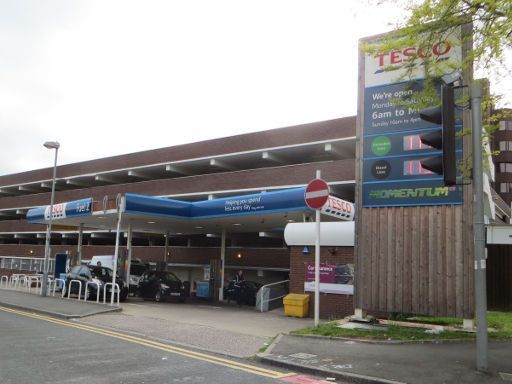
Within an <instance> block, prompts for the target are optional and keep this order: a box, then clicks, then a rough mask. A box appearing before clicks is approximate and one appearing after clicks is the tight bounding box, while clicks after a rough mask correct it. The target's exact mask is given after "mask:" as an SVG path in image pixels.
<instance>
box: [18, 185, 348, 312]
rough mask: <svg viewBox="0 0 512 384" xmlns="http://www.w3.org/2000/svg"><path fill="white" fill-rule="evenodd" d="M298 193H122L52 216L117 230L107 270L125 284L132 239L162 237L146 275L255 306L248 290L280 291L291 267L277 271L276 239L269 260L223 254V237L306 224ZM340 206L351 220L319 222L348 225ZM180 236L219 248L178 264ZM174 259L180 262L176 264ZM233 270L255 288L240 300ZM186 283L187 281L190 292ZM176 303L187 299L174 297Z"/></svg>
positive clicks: (33, 213) (250, 253)
mask: <svg viewBox="0 0 512 384" xmlns="http://www.w3.org/2000/svg"><path fill="white" fill-rule="evenodd" d="M304 194H305V188H304V187H300V188H292V189H286V190H280V191H274V192H266V193H258V194H251V195H245V196H235V197H228V198H220V199H212V200H205V201H199V202H187V201H178V200H171V199H165V198H157V197H151V196H144V195H135V194H128V193H127V194H119V195H118V196H117V197H116V199H108V198H106V199H104V200H102V201H93V199H82V200H78V201H72V202H68V203H63V204H60V205H58V206H57V207H56V208H55V206H54V212H53V213H52V216H53V221H54V223H55V224H56V225H61V226H68V227H71V226H72V227H75V228H78V230H79V232H80V233H81V232H82V231H84V230H88V229H95V230H98V229H100V230H105V231H108V232H114V231H115V235H116V248H115V250H114V252H113V255H112V256H113V258H112V265H113V267H114V270H116V269H117V268H116V266H117V265H119V266H120V268H119V271H120V273H121V276H122V278H123V279H124V280H125V282H127V283H128V282H130V277H131V273H130V266H131V265H132V260H134V259H135V258H136V257H138V255H135V256H134V255H133V248H134V247H133V241H134V235H135V234H147V235H154V234H160V235H161V236H163V237H164V242H165V244H164V247H163V250H164V253H163V255H159V256H158V255H156V256H157V257H154V256H153V258H152V259H150V260H151V261H150V263H152V264H151V267H152V268H151V269H155V270H162V271H170V272H172V273H173V274H174V275H175V277H176V278H177V280H179V281H180V284H181V285H180V289H181V290H182V291H187V293H188V295H194V296H196V297H198V298H203V299H212V300H214V301H217V300H219V301H223V300H224V299H226V298H227V297H226V295H228V296H229V298H230V299H234V300H235V301H236V300H238V301H243V302H244V303H251V305H254V304H255V300H254V297H253V296H252V293H250V292H254V291H257V290H258V289H259V288H260V287H261V286H262V285H266V284H267V283H275V282H279V281H282V282H283V285H282V286H281V287H273V288H269V289H268V291H269V292H270V291H279V290H281V291H282V290H286V288H287V287H286V284H287V280H289V277H288V272H289V267H288V268H286V267H283V263H281V264H279V263H276V260H275V259H276V257H275V255H281V256H279V257H281V258H282V260H285V261H287V262H288V263H289V257H290V253H289V249H288V248H287V247H286V246H285V244H284V242H283V241H282V240H278V241H280V242H281V246H280V247H276V248H275V249H272V255H271V256H270V257H269V255H267V254H265V253H261V252H258V249H257V248H252V247H241V248H239V249H238V250H237V249H236V248H234V247H230V248H229V249H228V247H227V241H228V238H229V237H230V236H234V235H236V236H240V237H243V236H245V235H247V234H257V235H258V237H259V238H269V239H272V238H276V239H279V237H281V238H282V236H283V232H284V229H285V227H286V226H287V225H288V224H290V223H300V222H307V221H310V220H311V217H312V216H313V213H314V212H313V211H312V210H311V209H310V208H308V207H307V206H306V203H305V199H304ZM333 199H336V198H335V197H333ZM340 207H341V206H340ZM343 207H345V208H344V209H345V211H350V210H351V211H352V212H351V215H349V214H347V212H339V213H337V212H336V208H335V207H334V206H330V207H327V208H326V209H327V211H326V212H325V213H326V215H325V216H324V220H326V221H338V220H339V218H350V219H352V218H353V206H352V204H351V203H348V202H346V204H344V205H343ZM49 217H50V212H49V208H48V207H39V208H35V209H31V210H30V211H29V212H28V214H27V218H28V220H29V222H31V223H46V221H47V220H48V219H49ZM123 233H125V234H126V235H125V236H126V248H124V247H121V246H120V243H121V240H122V236H123ZM183 235H188V236H191V237H193V236H200V237H202V238H203V239H206V240H208V239H215V240H216V241H218V242H219V243H220V247H203V248H201V250H200V252H201V253H200V254H199V253H198V250H197V249H194V248H193V247H190V246H188V247H183V248H182V249H181V250H180V251H181V252H183V255H182V256H181V257H179V258H177V257H176V255H171V254H170V249H171V247H170V244H169V243H170V239H173V238H174V237H175V236H183ZM79 238H80V234H79ZM231 245H233V241H231ZM80 247H81V245H80V244H79V252H78V254H79V257H78V261H81V260H82V259H84V260H85V258H84V257H82V256H83V255H82V252H81V250H80ZM146 260H147V259H146ZM178 260H179V261H180V262H177V261H178ZM143 261H144V260H143ZM239 269H242V270H243V271H244V273H245V279H244V280H246V281H253V282H254V283H253V284H249V283H247V284H243V285H244V287H243V295H242V294H241V293H240V294H239V292H236V294H234V292H233V290H234V287H233V286H231V288H230V286H229V285H230V280H231V279H230V278H231V277H232V276H234V275H235V273H236V271H237V270H239ZM116 272H117V271H116ZM146 277H147V278H148V280H150V278H149V276H147V275H143V276H141V277H140V278H146ZM185 282H189V284H188V286H187V285H186V284H184V283H185ZM148 284H149V283H148V282H145V283H144V284H143V285H144V286H145V287H147V286H148ZM163 286H169V284H165V283H163V285H162V284H161V285H160V289H159V290H158V292H159V296H158V295H157V292H153V293H152V294H151V295H152V296H154V297H153V298H154V299H156V298H157V296H158V297H159V298H162V297H163V296H165V292H164V291H165V290H166V289H167V288H165V287H163ZM182 286H183V288H181V287H182ZM145 289H146V288H145ZM147 289H149V288H147ZM236 289H238V287H236V288H235V290H236ZM147 295H149V293H148V294H147ZM173 295H177V292H176V291H175V292H173ZM235 296H236V297H235ZM241 296H243V298H241ZM179 297H180V298H183V297H185V296H184V295H183V294H182V293H180V296H179ZM266 300H267V302H266V303H263V304H265V305H262V308H267V307H269V305H268V303H269V301H271V300H272V297H267V298H266ZM253 302H254V304H252V303H253ZM270 307H271V305H270Z"/></svg>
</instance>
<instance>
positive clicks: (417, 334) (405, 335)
mask: <svg viewBox="0 0 512 384" xmlns="http://www.w3.org/2000/svg"><path fill="white" fill-rule="evenodd" d="M411 317H412V318H413V319H414V321H415V322H423V323H427V324H437V325H454V326H455V325H461V324H462V320H461V319H456V318H449V317H428V316H414V317H413V316H411ZM408 318H410V317H408ZM404 320H406V318H404ZM488 323H489V327H492V328H494V329H496V330H497V331H496V332H489V337H490V338H492V339H512V312H488ZM337 325H338V323H337V322H327V323H323V324H320V325H319V326H318V327H317V328H315V327H307V328H303V329H299V330H296V331H293V332H291V333H293V334H297V335H320V336H331V337H347V338H364V339H372V340H453V339H473V338H474V337H475V334H474V333H468V332H463V331H444V332H442V333H440V334H429V333H425V330H424V329H417V328H409V327H400V326H395V325H393V326H387V329H386V330H385V331H375V330H366V329H343V328H339V327H338V326H337Z"/></svg>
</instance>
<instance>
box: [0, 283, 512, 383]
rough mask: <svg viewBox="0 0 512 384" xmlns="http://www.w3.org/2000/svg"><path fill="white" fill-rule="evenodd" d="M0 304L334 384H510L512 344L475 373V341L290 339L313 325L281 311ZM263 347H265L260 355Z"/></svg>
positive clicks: (13, 296)
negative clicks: (249, 360) (294, 332)
mask: <svg viewBox="0 0 512 384" xmlns="http://www.w3.org/2000/svg"><path fill="white" fill-rule="evenodd" d="M0 306H6V307H11V308H16V309H24V310H28V311H32V312H39V313H42V314H46V315H50V316H56V317H61V318H66V319H71V320H72V321H74V322H76V323H80V324H86V325H90V326H97V327H101V328H105V329H113V330H122V331H124V332H126V333H128V334H132V335H136V336H142V337H144V338H145V339H149V340H156V341H160V342H165V343H168V344H175V345H183V346H188V347H193V348H194V349H197V350H205V351H208V352H213V353H217V354H222V355H227V356H230V357H235V358H249V357H254V356H256V359H257V360H258V361H260V362H261V363H265V364H270V365H275V366H279V367H283V368H286V369H287V370H291V371H295V372H304V373H308V374H312V375H315V376H318V377H323V378H325V379H329V381H331V380H334V379H336V380H339V381H342V382H356V383H386V384H397V383H418V384H427V383H428V384H435V383H482V384H494V383H496V384H507V383H512V342H490V343H489V354H488V361H489V372H488V373H480V372H478V371H476V369H475V361H476V351H475V343H474V342H471V341H460V342H453V341H449V342H422V343H407V342H405V343H404V342H402V343H401V342H396V341H388V342H386V341H382V342H364V341H360V340H348V339H341V338H327V337H321V336H299V335H290V334H289V332H290V331H291V330H294V329H299V328H304V327H306V326H310V325H312V320H311V319H296V318H289V317H285V316H284V314H283V312H282V310H274V311H271V312H265V313H259V312H257V311H255V310H254V309H253V308H249V307H238V306H236V305H227V304H218V303H208V302H201V301H192V300H191V302H189V303H187V304H181V303H154V302H145V301H142V300H140V299H134V298H129V301H128V302H126V303H122V304H121V308H117V307H110V306H108V305H101V304H96V303H90V302H83V301H77V300H73V299H71V300H67V299H61V298H55V297H41V296H39V295H35V294H33V293H32V294H29V293H25V292H20V291H14V290H6V289H0ZM121 309H122V311H121ZM278 334H279V336H278V337H277V338H276V339H275V340H274V337H275V335H278ZM265 346H269V347H268V349H267V350H266V351H265V352H264V353H258V352H259V350H260V349H261V348H262V347H265ZM339 381H338V382H339Z"/></svg>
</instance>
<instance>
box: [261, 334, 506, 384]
mask: <svg viewBox="0 0 512 384" xmlns="http://www.w3.org/2000/svg"><path fill="white" fill-rule="evenodd" d="M258 360H259V361H261V362H263V363H267V364H272V365H275V366H279V367H285V368H287V369H290V370H295V371H299V372H305V373H310V374H314V375H317V376H320V377H325V378H327V377H331V378H336V379H338V380H344V381H347V382H355V383H387V384H390V383H394V384H398V383H418V384H434V383H479V384H480V383H482V384H491V383H493V384H494V383H496V384H506V383H512V342H490V343H489V354H488V361H489V368H490V369H489V370H490V372H489V373H488V374H484V373H480V372H478V371H476V369H475V364H476V350H475V343H474V342H462V341H461V342H423V343H398V342H361V341H356V340H348V339H334V338H326V337H321V336H320V337H315V336H312V337H309V336H298V335H280V336H279V337H278V338H277V339H276V340H275V342H274V343H273V344H272V345H271V346H270V347H269V348H268V349H267V351H266V352H265V353H261V354H258Z"/></svg>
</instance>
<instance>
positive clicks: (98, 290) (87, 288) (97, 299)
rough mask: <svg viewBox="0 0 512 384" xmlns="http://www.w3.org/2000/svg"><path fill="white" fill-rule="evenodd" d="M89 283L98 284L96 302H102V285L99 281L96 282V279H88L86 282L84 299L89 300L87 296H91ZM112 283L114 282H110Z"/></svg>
mask: <svg viewBox="0 0 512 384" xmlns="http://www.w3.org/2000/svg"><path fill="white" fill-rule="evenodd" d="M89 284H94V285H96V302H97V303H99V302H100V285H99V284H98V283H97V282H95V281H88V282H87V283H86V284H85V298H84V300H87V298H88V297H89ZM110 284H112V283H110Z"/></svg>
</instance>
